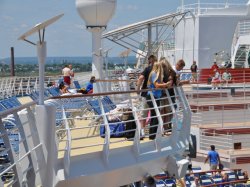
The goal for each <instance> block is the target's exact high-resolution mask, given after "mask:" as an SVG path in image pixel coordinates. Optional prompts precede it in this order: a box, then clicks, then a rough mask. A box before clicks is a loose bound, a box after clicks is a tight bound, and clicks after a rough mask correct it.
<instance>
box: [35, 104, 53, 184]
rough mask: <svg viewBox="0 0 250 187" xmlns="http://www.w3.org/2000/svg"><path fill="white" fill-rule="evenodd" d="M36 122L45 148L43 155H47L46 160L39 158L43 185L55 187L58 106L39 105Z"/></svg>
mask: <svg viewBox="0 0 250 187" xmlns="http://www.w3.org/2000/svg"><path fill="white" fill-rule="evenodd" d="M36 123H37V129H38V133H39V134H38V135H39V137H40V140H41V143H42V148H43V155H41V156H43V157H45V160H40V158H39V157H38V159H37V160H38V165H39V171H40V172H41V175H40V176H41V181H42V186H46V187H53V186H54V185H55V178H56V173H55V166H56V159H57V154H58V152H57V150H56V142H55V128H56V108H55V107H54V106H48V105H37V106H36Z"/></svg>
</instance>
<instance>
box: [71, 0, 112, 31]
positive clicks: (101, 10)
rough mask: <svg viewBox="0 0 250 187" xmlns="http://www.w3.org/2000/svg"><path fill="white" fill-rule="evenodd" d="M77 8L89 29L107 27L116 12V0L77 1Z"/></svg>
mask: <svg viewBox="0 0 250 187" xmlns="http://www.w3.org/2000/svg"><path fill="white" fill-rule="evenodd" d="M76 8H77V11H78V13H79V15H80V16H81V18H82V19H83V20H84V21H85V22H86V26H87V27H98V26H101V27H106V26H107V23H108V21H109V20H110V19H111V18H112V16H113V14H114V12H115V8H116V0H76Z"/></svg>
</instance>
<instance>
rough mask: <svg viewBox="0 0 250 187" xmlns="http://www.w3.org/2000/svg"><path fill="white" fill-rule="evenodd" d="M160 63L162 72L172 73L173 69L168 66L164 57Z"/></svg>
mask: <svg viewBox="0 0 250 187" xmlns="http://www.w3.org/2000/svg"><path fill="white" fill-rule="evenodd" d="M160 62H161V63H162V68H163V71H164V72H172V71H174V70H173V67H172V66H171V64H170V62H169V61H168V60H167V59H166V58H165V57H161V58H160Z"/></svg>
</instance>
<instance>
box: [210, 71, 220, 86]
mask: <svg viewBox="0 0 250 187" xmlns="http://www.w3.org/2000/svg"><path fill="white" fill-rule="evenodd" d="M220 82H221V76H220V73H219V71H218V69H214V76H213V78H212V81H211V83H212V90H214V89H218V85H219V83H220Z"/></svg>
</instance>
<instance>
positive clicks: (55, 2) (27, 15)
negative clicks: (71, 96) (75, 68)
mask: <svg viewBox="0 0 250 187" xmlns="http://www.w3.org/2000/svg"><path fill="white" fill-rule="evenodd" d="M184 1H185V3H186V4H188V3H194V2H196V1H197V0H196V1H195V0H184ZM204 1H206V2H210V3H212V2H218V1H220V0H217V1H216V0H204ZM225 1H226V0H224V1H223V0H221V1H220V2H225ZM232 1H233V3H238V2H242V0H232ZM180 4H181V0H117V7H116V12H115V14H114V16H113V18H112V19H111V20H110V22H109V23H108V27H107V31H109V30H112V29H116V28H118V27H121V26H124V25H128V24H131V23H134V22H137V21H143V20H146V19H149V18H152V17H157V16H160V15H164V14H167V13H170V12H175V11H176V9H177V7H178V6H180ZM61 13H64V16H63V17H62V18H61V19H60V20H58V21H57V22H56V23H54V24H53V25H51V26H49V27H48V28H47V29H46V34H45V40H46V41H47V56H91V49H92V44H91V33H90V32H88V31H86V29H85V26H84V24H85V22H84V21H83V20H82V19H81V18H80V16H79V15H78V13H77V10H76V7H75V1H74V0H0V23H1V24H0V59H3V58H8V57H9V56H10V47H14V49H15V56H16V57H33V56H36V47H35V46H33V45H30V44H28V43H27V42H24V41H20V40H17V39H18V37H19V36H21V35H22V34H23V33H25V32H26V31H28V30H29V29H30V28H32V27H33V26H34V25H36V24H37V23H40V22H42V21H44V20H47V19H49V18H51V17H54V16H56V15H58V14H61ZM29 39H30V40H31V41H33V42H36V41H37V40H38V37H37V36H35V37H34V36H33V37H30V38H29ZM106 43H107V42H105V41H104V48H109V47H113V46H115V49H116V50H112V51H111V54H110V56H118V55H119V54H120V52H118V50H121V51H122V50H124V49H122V48H119V47H117V45H116V44H113V45H112V46H110V44H109V43H107V44H106ZM105 45H107V46H105Z"/></svg>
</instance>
